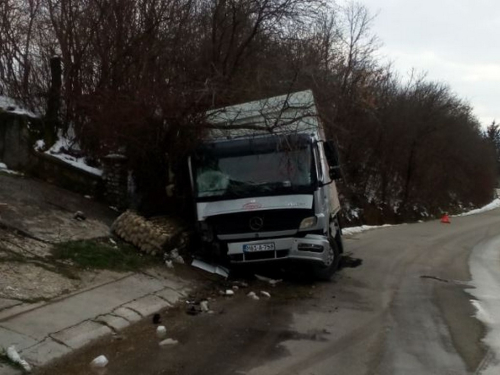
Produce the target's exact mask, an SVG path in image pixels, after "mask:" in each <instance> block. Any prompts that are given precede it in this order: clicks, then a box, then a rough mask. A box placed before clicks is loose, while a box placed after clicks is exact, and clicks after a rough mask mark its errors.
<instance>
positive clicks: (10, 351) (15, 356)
mask: <svg viewBox="0 0 500 375" xmlns="http://www.w3.org/2000/svg"><path fill="white" fill-rule="evenodd" d="M7 357H9V359H10V360H11V361H12V362H14V363H17V364H19V365H20V366H21V367H22V368H23V370H24V371H26V372H31V366H30V365H29V363H28V362H26V361H25V360H24V359H22V358H21V356H20V355H19V353H18V352H17V350H16V347H15V346H14V345H12V346H9V347H8V348H7Z"/></svg>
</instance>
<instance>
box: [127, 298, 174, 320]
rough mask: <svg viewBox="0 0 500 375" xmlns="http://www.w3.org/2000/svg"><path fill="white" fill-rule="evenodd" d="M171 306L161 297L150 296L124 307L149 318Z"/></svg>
mask: <svg viewBox="0 0 500 375" xmlns="http://www.w3.org/2000/svg"><path fill="white" fill-rule="evenodd" d="M169 306H171V305H170V303H168V302H167V301H165V300H163V299H161V298H159V297H156V296H153V295H150V296H146V297H143V298H140V299H138V300H136V301H133V302H130V303H127V304H126V305H124V306H123V307H126V308H129V309H131V310H133V311H137V312H138V313H139V314H141V315H142V316H148V315H152V314H154V313H157V312H158V311H160V310H162V309H164V308H166V307H169Z"/></svg>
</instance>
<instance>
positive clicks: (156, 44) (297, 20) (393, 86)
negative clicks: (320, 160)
mask: <svg viewBox="0 0 500 375" xmlns="http://www.w3.org/2000/svg"><path fill="white" fill-rule="evenodd" d="M372 22H373V19H372V17H371V16H370V15H369V13H368V11H367V9H366V8H365V7H363V6H362V5H361V4H359V3H349V4H346V5H338V4H334V3H328V4H326V3H325V2H324V1H321V0H22V1H21V0H3V1H2V2H0V94H3V95H9V96H12V97H15V98H17V99H20V100H22V101H24V102H25V103H27V104H29V105H30V106H31V107H32V108H34V109H38V110H39V111H41V112H42V113H44V115H45V118H44V119H45V124H46V127H45V129H44V136H45V138H47V139H48V140H49V141H50V140H51V139H52V140H53V139H54V138H55V135H56V134H57V132H58V131H63V132H64V131H68V129H69V128H71V130H72V131H74V133H75V134H76V139H77V141H78V143H79V145H80V146H81V147H82V148H83V150H84V151H85V152H86V153H87V154H89V155H92V156H93V157H94V158H95V159H96V160H98V159H99V158H101V157H102V156H103V155H105V154H107V153H109V152H115V151H117V150H121V151H123V152H125V153H126V154H127V156H128V157H129V167H130V168H131V170H133V171H134V175H135V176H136V182H137V185H138V188H139V190H140V191H142V192H143V195H144V197H149V199H145V200H144V207H148V206H149V207H162V205H161V204H158V202H164V203H165V204H168V202H166V201H164V199H165V198H164V196H165V186H166V184H167V183H168V181H167V180H168V179H169V178H171V177H172V176H173V175H174V174H175V176H176V178H177V179H178V180H179V181H181V180H182V179H183V176H184V175H183V173H185V171H184V170H183V168H182V165H184V164H183V163H184V161H185V156H186V154H187V153H188V152H189V151H190V150H192V148H193V147H194V146H195V145H196V143H197V141H198V140H199V139H200V138H201V137H202V136H203V134H204V131H205V129H206V126H205V118H204V115H203V113H204V112H205V111H206V110H207V109H210V108H216V107H220V106H224V105H228V104H235V103H240V102H244V101H248V100H253V99H258V98H262V97H267V96H272V95H280V94H284V93H287V92H291V91H297V90H301V89H305V88H311V89H313V91H314V93H315V96H316V99H317V104H318V107H319V108H320V113H321V116H322V118H323V122H324V124H325V127H326V130H327V133H328V135H329V136H330V137H333V138H336V140H337V142H338V144H339V148H340V154H341V158H342V161H343V172H344V176H345V179H344V182H343V183H342V185H341V192H342V195H343V197H344V199H343V201H344V202H345V208H346V210H345V212H346V217H347V218H348V219H351V220H354V219H355V216H356V215H358V216H360V217H361V218H362V219H364V220H368V221H371V222H377V221H382V220H392V221H397V220H399V218H402V217H404V218H408V217H410V218H413V217H414V218H418V217H420V216H422V215H426V214H429V215H431V214H438V213H440V212H442V211H448V210H454V209H458V208H459V207H460V206H468V205H474V206H477V205H481V204H483V203H486V202H488V201H489V200H490V199H491V197H492V188H493V186H494V184H495V180H496V172H497V171H496V167H497V166H496V164H495V162H496V161H495V157H496V158H497V160H498V148H497V151H495V147H494V145H495V143H494V142H492V141H491V139H492V136H491V135H490V133H489V132H490V130H488V134H483V132H482V131H481V128H480V126H479V123H478V121H477V119H476V118H475V117H474V115H473V112H472V108H471V107H470V106H469V105H468V104H467V103H466V102H465V101H464V100H462V99H460V98H458V97H457V96H456V95H455V94H454V93H453V92H452V91H451V90H450V89H449V88H448V87H447V86H446V85H443V84H440V83H436V82H431V81H429V80H427V79H426V78H425V76H418V75H416V74H414V75H413V76H412V77H411V78H410V79H405V80H402V79H400V78H399V77H398V75H397V74H396V73H394V71H393V69H392V67H391V66H390V65H389V66H387V65H383V64H382V63H381V62H380V61H379V60H377V58H376V54H375V52H376V51H377V47H378V44H379V42H378V40H377V38H376V37H375V36H374V35H373V34H372V32H371V30H370V26H371V24H372ZM58 75H62V78H61V77H60V78H61V79H60V78H58ZM495 129H496V130H495V131H497V130H498V127H496V128H495ZM495 134H497V133H495ZM495 137H497V138H495V139H498V134H497V135H496V136H495ZM49 143H50V142H49ZM495 152H497V154H496V156H495ZM167 171H170V173H167ZM169 174H170V177H169Z"/></svg>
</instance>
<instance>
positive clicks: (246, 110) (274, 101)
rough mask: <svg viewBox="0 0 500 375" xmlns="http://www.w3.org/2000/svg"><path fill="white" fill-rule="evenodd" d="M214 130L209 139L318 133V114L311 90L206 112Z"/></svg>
mask: <svg viewBox="0 0 500 375" xmlns="http://www.w3.org/2000/svg"><path fill="white" fill-rule="evenodd" d="M207 120H208V122H209V123H210V124H211V125H212V126H213V127H214V128H213V129H211V130H210V133H209V136H208V138H209V139H213V140H216V139H221V138H225V139H227V138H240V137H249V136H258V135H266V134H291V133H309V134H311V133H313V134H319V133H320V123H319V120H318V112H317V110H316V105H315V102H314V96H313V93H312V91H311V90H305V91H299V92H294V93H290V94H287V95H281V96H275V97H272V98H266V99H261V100H256V101H253V102H247V103H243V104H238V105H233V106H229V107H224V108H219V109H215V110H212V111H209V112H207Z"/></svg>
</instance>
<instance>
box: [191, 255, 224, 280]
mask: <svg viewBox="0 0 500 375" xmlns="http://www.w3.org/2000/svg"><path fill="white" fill-rule="evenodd" d="M191 265H192V266H193V267H196V268H199V269H202V270H204V271H207V272H210V273H214V274H216V275H219V276H222V277H225V278H227V277H228V276H229V270H228V269H227V268H225V267H222V266H218V265H212V264H208V263H206V262H204V261H202V260H199V259H195V260H193V262H192V263H191Z"/></svg>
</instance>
